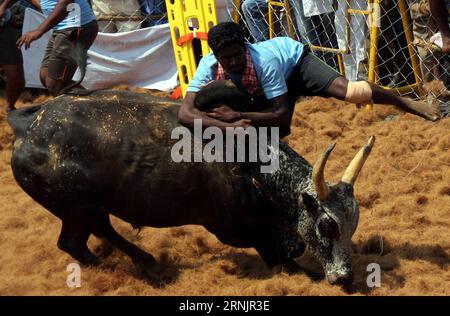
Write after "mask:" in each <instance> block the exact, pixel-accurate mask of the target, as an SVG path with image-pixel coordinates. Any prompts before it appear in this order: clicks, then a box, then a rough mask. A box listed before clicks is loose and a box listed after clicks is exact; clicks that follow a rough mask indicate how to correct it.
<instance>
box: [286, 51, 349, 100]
mask: <svg viewBox="0 0 450 316" xmlns="http://www.w3.org/2000/svg"><path fill="white" fill-rule="evenodd" d="M338 77H341V74H340V73H339V72H337V71H336V70H335V69H333V68H331V67H330V66H329V65H327V64H326V63H325V62H324V61H322V60H321V59H320V58H318V57H316V56H314V54H313V53H311V51H310V49H309V47H307V46H305V51H304V52H303V55H302V56H301V57H300V59H299V61H298V62H297V65H296V66H295V67H294V71H293V72H292V74H291V75H290V76H289V78H288V80H287V82H286V84H287V88H288V97H290V96H292V97H295V98H297V97H298V96H314V95H316V96H322V97H327V91H328V88H329V87H330V85H331V83H332V82H333V81H334V79H336V78H338Z"/></svg>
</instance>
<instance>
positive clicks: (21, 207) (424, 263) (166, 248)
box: [0, 88, 450, 295]
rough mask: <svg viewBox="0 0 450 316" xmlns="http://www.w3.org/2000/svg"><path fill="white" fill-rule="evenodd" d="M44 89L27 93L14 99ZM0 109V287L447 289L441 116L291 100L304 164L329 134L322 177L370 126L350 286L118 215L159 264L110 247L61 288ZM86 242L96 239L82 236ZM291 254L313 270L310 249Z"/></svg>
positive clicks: (448, 174) (57, 255) (335, 175)
mask: <svg viewBox="0 0 450 316" xmlns="http://www.w3.org/2000/svg"><path fill="white" fill-rule="evenodd" d="M122 89H125V90H127V88H122ZM163 95H164V94H163ZM46 98H47V97H45V96H39V97H37V99H34V98H32V97H31V96H30V95H27V94H26V93H25V95H24V96H23V97H22V99H21V101H20V102H19V104H18V107H22V106H27V105H31V104H32V103H34V104H35V103H39V102H42V101H43V100H45V99H46ZM33 99H34V100H33ZM0 108H1V109H2V110H0V185H1V187H0V188H1V189H0V253H1V256H0V295H345V294H354V295H449V294H450V269H449V263H450V150H449V148H450V119H449V118H447V119H443V120H441V121H439V122H435V123H433V122H428V121H425V120H423V119H422V118H419V117H416V116H413V115H410V114H404V113H402V112H400V111H398V110H396V109H395V108H393V107H391V106H384V105H376V106H374V110H373V111H370V110H366V109H361V110H360V109H357V108H356V107H355V106H354V105H352V104H348V103H345V102H341V101H337V100H334V99H322V98H319V97H314V98H305V99H303V100H302V101H301V102H298V105H297V107H296V112H295V114H294V117H293V122H292V125H293V127H292V134H291V135H290V136H289V137H288V139H287V141H288V142H289V144H290V145H291V146H292V147H293V148H294V149H295V150H296V151H297V152H298V153H300V154H301V155H302V156H304V157H305V158H306V159H307V160H308V161H309V162H311V163H313V162H314V161H315V160H316V159H317V158H318V156H319V155H320V154H321V152H322V151H323V150H324V149H325V148H326V146H327V145H328V144H329V143H330V142H332V141H335V140H336V141H337V146H336V148H335V150H334V152H333V153H332V155H331V157H330V159H329V162H328V164H327V169H326V171H325V174H326V177H327V180H328V181H332V182H337V181H339V179H340V177H341V176H342V173H343V172H344V170H345V168H346V167H347V165H348V163H349V162H350V160H351V159H352V158H353V156H354V155H355V153H356V152H357V151H358V150H359V148H360V147H361V146H362V145H363V144H364V143H365V142H366V141H367V139H368V138H369V136H370V135H375V136H376V138H377V141H376V143H375V146H374V148H373V150H372V154H371V155H370V157H369V159H368V160H367V162H366V164H365V166H364V168H363V170H362V172H361V174H360V176H359V178H358V180H357V181H356V184H355V194H356V198H357V199H358V201H359V203H360V208H361V217H360V223H359V226H358V229H357V230H356V233H355V235H354V237H353V243H354V244H353V250H354V254H353V269H354V273H355V282H354V285H353V286H352V287H351V288H350V290H348V291H347V292H346V291H344V290H343V289H341V288H340V287H338V286H331V285H329V284H328V282H327V281H326V280H323V281H320V282H318V283H314V282H313V281H312V280H311V279H309V278H308V277H306V276H305V275H303V274H296V275H288V274H287V273H285V272H284V271H282V270H280V269H277V268H276V269H274V270H271V269H269V268H267V267H266V266H265V264H264V262H263V261H262V260H261V259H260V257H259V256H258V255H257V253H256V252H255V251H254V250H253V249H237V248H232V247H229V246H226V245H224V244H222V243H220V242H219V241H218V240H217V239H216V238H215V236H214V235H212V234H210V233H208V232H207V231H206V230H205V229H203V228H202V227H198V226H183V227H175V228H166V229H155V228H144V229H143V230H142V231H141V232H140V233H138V232H137V231H136V230H133V229H132V228H131V226H130V225H129V224H126V223H124V222H122V221H121V220H118V219H115V218H114V219H113V225H114V226H115V227H116V229H117V230H118V231H119V232H120V233H121V234H122V235H123V236H124V237H126V238H127V239H129V240H130V241H132V242H133V243H135V244H137V245H139V246H140V247H142V248H144V249H146V250H147V251H149V252H151V253H152V254H153V255H154V256H155V257H156V258H157V259H158V264H157V266H156V267H153V268H152V269H149V271H147V274H144V273H143V272H142V271H139V270H137V269H136V268H135V266H134V265H133V263H132V262H131V260H130V259H129V258H128V257H126V256H125V255H123V254H122V253H120V252H119V251H116V250H115V251H114V252H113V254H112V255H111V256H110V257H108V258H107V259H105V260H104V261H103V263H102V264H101V265H100V266H99V267H95V268H82V270H81V287H80V288H68V287H67V285H66V279H67V277H68V272H67V270H66V269H67V266H68V264H70V263H72V262H74V260H73V259H72V258H71V257H69V256H68V255H67V254H66V253H64V252H62V251H60V250H58V249H57V247H56V241H57V238H58V235H59V231H60V228H61V222H60V221H59V220H58V219H57V218H56V217H54V216H53V215H52V214H50V213H49V212H48V211H46V210H45V209H43V208H42V207H41V206H40V205H38V204H37V203H36V202H34V201H33V200H32V199H31V198H30V197H29V196H28V195H27V194H25V193H24V192H23V191H22V190H21V188H20V187H19V186H18V185H17V184H16V182H15V180H14V178H13V176H12V173H11V168H10V159H11V139H12V133H11V130H10V128H9V126H8V125H7V123H6V120H5V113H4V112H3V109H4V108H5V104H4V99H0ZM186 185H188V184H186ZM89 245H90V247H91V249H92V248H95V247H97V246H98V245H99V241H98V240H96V239H95V238H94V237H91V239H90V241H89ZM297 261H298V262H299V263H300V264H301V265H303V266H305V267H308V268H310V269H313V270H320V267H319V266H318V264H317V263H316V262H315V261H314V260H312V259H311V257H309V256H308V255H307V254H306V255H304V256H303V257H301V258H299V259H297ZM369 263H378V264H379V265H380V267H381V287H379V288H369V287H367V285H366V278H367V276H368V274H369V273H370V272H367V271H366V268H367V265H368V264H369Z"/></svg>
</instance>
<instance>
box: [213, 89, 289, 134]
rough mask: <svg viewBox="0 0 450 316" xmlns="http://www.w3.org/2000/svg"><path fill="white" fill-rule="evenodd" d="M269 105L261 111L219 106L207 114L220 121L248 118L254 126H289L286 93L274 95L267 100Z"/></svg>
mask: <svg viewBox="0 0 450 316" xmlns="http://www.w3.org/2000/svg"><path fill="white" fill-rule="evenodd" d="M269 102H270V105H271V107H270V108H269V109H265V110H264V111H261V112H236V111H233V110H231V109H230V108H225V107H220V108H216V109H214V110H213V111H212V112H211V113H208V114H207V115H208V116H210V117H213V118H216V119H218V120H222V121H233V120H238V119H248V120H251V121H252V125H254V126H267V127H271V126H277V127H281V126H289V124H290V119H289V109H288V106H287V95H286V94H283V95H281V96H278V97H275V98H273V99H270V100H269Z"/></svg>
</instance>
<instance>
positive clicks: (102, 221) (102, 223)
mask: <svg viewBox="0 0 450 316" xmlns="http://www.w3.org/2000/svg"><path fill="white" fill-rule="evenodd" d="M98 212H99V213H97V214H99V216H98V218H97V220H96V225H95V227H94V231H93V233H94V235H95V236H96V237H98V238H101V239H102V240H105V241H106V242H107V243H109V244H110V245H112V246H114V247H116V248H117V249H119V250H120V251H122V252H123V253H125V254H127V255H128V256H129V257H130V258H131V259H132V260H133V263H134V264H135V265H136V266H138V267H140V268H143V269H146V268H149V267H151V266H153V265H154V264H155V263H156V260H155V258H154V257H153V256H152V255H151V254H149V253H147V252H145V251H144V250H142V249H141V248H139V247H137V246H136V245H134V244H132V243H131V242H129V241H128V240H126V239H125V238H123V237H122V236H121V235H120V234H119V233H118V232H116V231H115V229H114V228H113V227H112V225H111V222H110V220H109V214H108V213H106V212H104V211H98Z"/></svg>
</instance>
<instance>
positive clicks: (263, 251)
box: [8, 91, 374, 285]
mask: <svg viewBox="0 0 450 316" xmlns="http://www.w3.org/2000/svg"><path fill="white" fill-rule="evenodd" d="M179 105H180V103H179V102H178V101H173V100H170V99H165V98H158V97H154V96H149V95H143V94H137V93H132V92H127V91H97V92H93V93H92V94H90V95H87V96H81V97H80V96H78V97H77V96H73V95H64V96H60V97H57V98H55V99H53V100H50V101H47V102H46V103H44V104H42V105H37V106H32V107H29V108H23V109H18V110H15V111H12V112H11V113H10V114H9V116H8V122H9V124H10V126H11V127H12V129H13V131H14V146H13V153H12V161H11V166H12V170H13V174H14V177H15V179H16V181H17V183H18V184H19V185H20V187H21V188H22V189H23V190H24V191H25V192H26V193H27V194H29V195H30V196H31V197H32V198H33V199H34V200H35V201H37V202H38V203H39V204H41V205H42V206H43V207H44V208H46V209H47V210H49V211H50V212H51V213H52V214H54V215H55V216H57V217H58V218H59V219H61V221H62V228H61V233H60V235H59V238H58V242H57V246H58V248H59V249H61V250H63V251H65V252H66V253H68V254H69V255H70V256H72V257H73V258H74V259H76V260H78V261H79V262H80V263H81V264H85V265H95V264H98V263H99V261H100V258H99V257H97V256H96V255H94V254H93V253H92V252H91V251H90V250H89V249H88V247H87V240H88V238H89V236H90V235H91V234H92V235H94V236H96V237H98V238H100V239H101V240H103V241H104V242H105V244H107V245H110V247H111V248H112V247H115V248H117V249H119V250H121V251H122V252H124V253H125V254H127V255H128V256H130V257H131V259H132V260H133V262H134V263H135V264H137V265H144V266H147V267H149V266H151V265H153V264H154V263H155V259H154V257H153V256H152V255H151V254H149V253H147V252H145V251H143V250H142V249H140V248H139V247H137V246H135V245H134V244H132V243H131V242H129V241H127V240H126V239H124V238H123V237H122V236H121V235H119V234H118V233H117V232H116V231H115V230H114V228H113V226H112V225H111V222H110V218H109V216H110V214H112V215H114V216H116V217H118V218H120V219H122V220H124V221H126V222H128V223H130V224H131V225H132V226H133V227H142V226H150V227H173V226H181V225H187V224H196V225H203V226H204V227H205V228H206V229H207V230H208V231H209V232H211V233H213V234H215V235H216V236H217V238H218V239H219V240H220V241H221V242H223V243H225V244H229V245H231V246H234V247H244V248H249V247H253V248H255V249H256V251H257V252H258V253H259V255H260V256H261V257H262V259H263V260H264V261H265V262H266V264H267V265H268V266H269V267H274V266H276V265H280V264H284V265H285V266H287V267H290V268H293V269H295V267H298V265H297V263H296V262H295V261H294V258H296V257H299V256H300V255H302V253H303V252H304V250H305V248H308V250H309V251H310V252H311V253H312V255H313V256H314V257H315V258H316V259H317V260H318V261H319V262H320V264H321V266H322V267H323V270H324V273H325V275H326V277H327V279H328V281H329V283H331V284H340V285H346V284H351V283H352V280H353V274H352V267H351V253H350V248H351V247H350V245H351V237H352V235H353V233H354V232H355V230H356V227H357V225H358V220H359V207H358V203H357V201H356V199H355V197H354V193H353V184H354V182H355V180H356V177H357V176H358V173H359V171H360V170H361V168H362V166H363V164H364V162H365V160H366V158H367V156H368V154H369V152H370V150H371V148H372V146H373V142H374V138H373V137H372V138H371V139H370V140H369V142H368V143H367V144H366V145H365V146H364V147H363V148H362V149H361V150H360V152H359V153H358V154H357V155H356V156H355V158H354V159H353V161H352V162H351V163H350V165H349V167H348V168H347V170H346V171H345V173H344V176H343V177H342V180H341V181H340V182H339V183H338V184H334V185H331V184H328V183H327V182H326V181H325V180H324V168H325V164H326V162H327V159H328V157H329V155H330V153H331V151H332V149H333V148H334V144H332V145H331V146H329V147H328V148H327V149H326V150H325V151H324V153H323V154H322V156H321V157H320V158H319V159H318V160H317V162H316V163H315V164H314V166H311V165H310V164H309V163H308V162H307V161H306V160H305V159H304V158H302V157H301V156H300V155H299V154H297V153H296V152H295V151H294V150H292V149H291V148H290V147H289V146H288V145H287V144H286V143H284V142H282V141H280V145H279V149H278V155H279V168H278V169H277V170H276V171H274V172H272V173H261V172H260V168H259V164H258V163H237V162H223V163H219V162H212V163H206V162H200V163H186V162H180V163H176V162H174V161H173V160H172V159H171V148H172V146H173V145H174V144H175V143H176V141H177V140H176V139H172V137H171V131H173V130H174V129H175V128H176V127H177V126H179V123H178V120H177V111H178V108H179Z"/></svg>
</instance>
